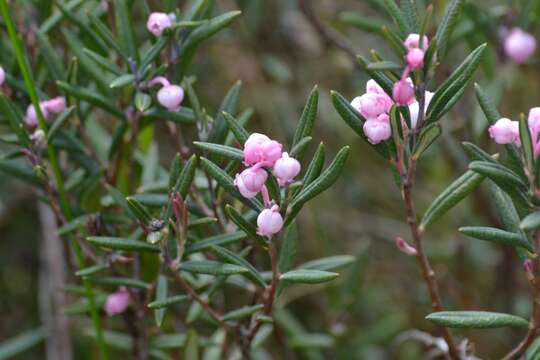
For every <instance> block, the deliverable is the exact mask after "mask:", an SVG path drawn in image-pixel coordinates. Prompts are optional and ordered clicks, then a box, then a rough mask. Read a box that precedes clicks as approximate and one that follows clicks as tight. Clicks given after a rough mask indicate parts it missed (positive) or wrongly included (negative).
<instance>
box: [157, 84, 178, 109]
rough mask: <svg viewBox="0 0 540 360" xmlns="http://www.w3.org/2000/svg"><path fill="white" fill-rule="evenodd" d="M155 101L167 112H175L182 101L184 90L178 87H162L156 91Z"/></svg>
mask: <svg viewBox="0 0 540 360" xmlns="http://www.w3.org/2000/svg"><path fill="white" fill-rule="evenodd" d="M157 99H158V101H159V103H160V104H161V105H162V106H163V107H166V108H167V109H168V110H169V111H176V110H178V108H179V107H180V104H181V103H182V100H184V89H182V88H181V87H180V86H178V85H169V86H164V87H162V88H161V89H160V90H159V91H158V93H157Z"/></svg>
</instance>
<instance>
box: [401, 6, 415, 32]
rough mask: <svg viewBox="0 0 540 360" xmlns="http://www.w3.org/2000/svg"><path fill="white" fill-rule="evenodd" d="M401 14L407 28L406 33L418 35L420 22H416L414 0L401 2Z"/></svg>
mask: <svg viewBox="0 0 540 360" xmlns="http://www.w3.org/2000/svg"><path fill="white" fill-rule="evenodd" d="M399 4H400V7H401V13H402V14H403V18H404V19H405V22H406V23H407V26H408V33H409V34H410V33H415V34H419V33H420V21H419V20H418V9H417V8H416V0H401V1H400V3H399Z"/></svg>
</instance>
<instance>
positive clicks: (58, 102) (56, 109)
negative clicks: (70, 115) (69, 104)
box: [42, 96, 66, 114]
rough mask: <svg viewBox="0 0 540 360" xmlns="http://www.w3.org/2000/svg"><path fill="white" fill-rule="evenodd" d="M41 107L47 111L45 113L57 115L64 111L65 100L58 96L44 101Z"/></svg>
mask: <svg viewBox="0 0 540 360" xmlns="http://www.w3.org/2000/svg"><path fill="white" fill-rule="evenodd" d="M42 105H43V106H44V107H45V108H46V109H47V111H49V112H52V113H54V114H59V113H61V112H63V111H64V110H66V98H65V97H63V96H58V97H55V98H53V99H51V100H47V101H44V102H43V103H42Z"/></svg>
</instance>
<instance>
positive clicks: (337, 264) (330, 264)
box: [298, 255, 356, 271]
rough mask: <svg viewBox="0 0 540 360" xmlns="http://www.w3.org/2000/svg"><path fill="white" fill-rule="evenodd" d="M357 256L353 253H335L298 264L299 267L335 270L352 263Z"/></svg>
mask: <svg viewBox="0 0 540 360" xmlns="http://www.w3.org/2000/svg"><path fill="white" fill-rule="evenodd" d="M355 260H356V258H355V257H354V256H352V255H335V256H330V257H326V258H323V259H318V260H312V261H309V262H307V263H304V264H302V265H300V266H298V269H308V270H322V271H328V270H335V269H339V268H341V267H344V266H347V265H350V264H352V263H353V262H354V261H355Z"/></svg>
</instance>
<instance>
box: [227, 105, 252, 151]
mask: <svg viewBox="0 0 540 360" xmlns="http://www.w3.org/2000/svg"><path fill="white" fill-rule="evenodd" d="M222 115H223V119H224V120H225V121H226V122H227V126H228V127H229V129H231V131H232V133H233V134H234V137H235V138H236V140H238V142H239V143H240V144H241V145H244V144H245V143H246V141H247V139H248V138H249V133H248V132H247V130H246V129H244V127H243V126H242V125H241V124H240V122H239V121H238V120H237V119H235V118H234V117H233V116H232V115H231V114H229V113H228V112H226V111H224V112H223V113H222Z"/></svg>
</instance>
